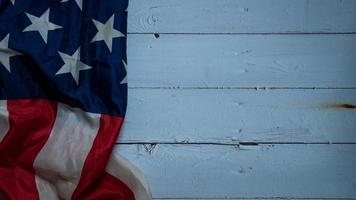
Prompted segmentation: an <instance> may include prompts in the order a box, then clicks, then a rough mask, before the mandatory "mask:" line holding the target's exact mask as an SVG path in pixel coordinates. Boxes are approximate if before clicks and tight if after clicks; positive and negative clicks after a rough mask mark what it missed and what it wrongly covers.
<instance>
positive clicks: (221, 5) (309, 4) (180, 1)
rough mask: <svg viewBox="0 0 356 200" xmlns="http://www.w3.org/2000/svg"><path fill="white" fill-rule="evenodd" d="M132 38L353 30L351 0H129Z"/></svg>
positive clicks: (355, 20)
mask: <svg viewBox="0 0 356 200" xmlns="http://www.w3.org/2000/svg"><path fill="white" fill-rule="evenodd" d="M128 10H129V17H128V31H129V32H131V33H153V32H158V33H229V34H230V33H315V32H318V33H320V32H321V33H339V32H344V33H345V32H355V31H356V17H355V16H356V1H354V0H342V1H340V0H298V1H296V0H264V1H261V0H149V1H147V0H130V5H129V9H128Z"/></svg>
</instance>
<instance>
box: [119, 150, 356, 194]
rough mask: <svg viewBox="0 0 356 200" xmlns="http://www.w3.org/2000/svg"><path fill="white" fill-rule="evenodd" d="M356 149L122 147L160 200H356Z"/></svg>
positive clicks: (122, 151)
mask: <svg viewBox="0 0 356 200" xmlns="http://www.w3.org/2000/svg"><path fill="white" fill-rule="evenodd" d="M355 146H356V145H354V144H353V145H328V144H325V145H320V144H313V145H310V144H308V145H257V146H240V147H238V146H232V145H231V146H229V145H167V144H166V145H164V144H159V145H157V146H156V147H155V148H154V149H153V150H151V151H150V152H148V151H147V150H146V149H145V148H144V147H143V145H121V146H119V149H118V150H117V152H118V153H121V154H124V155H125V156H126V157H128V158H129V159H130V160H131V161H132V162H133V163H134V164H136V165H137V166H140V168H141V169H142V170H143V171H144V173H145V174H146V176H147V178H148V179H149V180H150V182H151V186H152V192H153V194H154V196H155V197H156V198H168V197H171V198H202V199H210V198H224V197H225V198H237V197H240V198H241V197H245V198H246V197H248V198H256V197H265V198H268V197H269V198H271V197H279V198H287V197H295V198H326V197H327V198H355V195H356V173H355V171H356V162H354V160H355V154H356V148H355Z"/></svg>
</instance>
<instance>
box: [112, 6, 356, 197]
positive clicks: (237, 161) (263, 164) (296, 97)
mask: <svg viewBox="0 0 356 200" xmlns="http://www.w3.org/2000/svg"><path fill="white" fill-rule="evenodd" d="M128 11H129V20H128V24H129V25H128V32H129V34H128V71H129V77H128V81H129V104H128V112H127V117H126V122H125V125H124V129H123V132H122V134H121V137H120V139H119V140H118V145H117V147H118V148H117V149H116V150H115V151H117V152H118V153H120V154H123V155H124V156H125V157H127V158H128V159H129V160H130V161H132V162H133V163H134V164H135V165H136V166H137V167H138V168H139V169H141V170H142V171H143V172H144V173H145V175H146V177H147V179H148V181H149V183H150V185H151V189H152V193H153V197H154V198H155V199H225V198H228V199H284V198H290V199H304V198H305V199H356V109H355V107H356V1H355V0H130V6H129V10H128Z"/></svg>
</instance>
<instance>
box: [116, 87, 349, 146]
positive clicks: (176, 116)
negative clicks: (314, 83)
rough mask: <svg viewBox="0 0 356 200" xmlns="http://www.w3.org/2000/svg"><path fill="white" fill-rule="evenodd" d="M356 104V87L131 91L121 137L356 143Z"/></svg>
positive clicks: (125, 139) (131, 139)
mask: <svg viewBox="0 0 356 200" xmlns="http://www.w3.org/2000/svg"><path fill="white" fill-rule="evenodd" d="M354 104H356V90H354V89H338V90H300V89H299V90H295V89H294V90H292V89H287V90H238V89H217V90H215V89H166V90H162V89H153V90H152V89H131V90H130V92H129V103H128V111H127V116H126V120H125V123H124V128H123V132H122V135H121V137H120V140H119V141H120V142H171V143H172V142H180V143H183V142H195V143H209V142H212V143H214V142H223V143H238V142H246V141H254V142H288V143H320V142H321V143H349V142H354V143H356V132H355V131H356V109H354V107H353V105H354Z"/></svg>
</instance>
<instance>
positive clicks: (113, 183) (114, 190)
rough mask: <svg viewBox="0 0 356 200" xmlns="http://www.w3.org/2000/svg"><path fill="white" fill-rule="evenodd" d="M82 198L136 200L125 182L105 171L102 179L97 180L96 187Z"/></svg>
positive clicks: (93, 199) (85, 199)
mask: <svg viewBox="0 0 356 200" xmlns="http://www.w3.org/2000/svg"><path fill="white" fill-rule="evenodd" d="M81 199H83V200H98V199H107V200H135V196H134V194H133V192H132V191H131V190H130V188H128V187H127V186H126V185H125V183H123V182H121V181H120V180H118V179H117V178H115V177H114V176H112V175H110V174H108V173H107V172H104V174H103V176H102V177H101V179H100V180H99V181H97V182H96V184H95V188H94V189H93V190H91V191H89V192H88V193H86V195H85V196H82V197H81Z"/></svg>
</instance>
